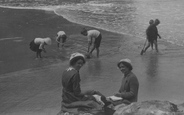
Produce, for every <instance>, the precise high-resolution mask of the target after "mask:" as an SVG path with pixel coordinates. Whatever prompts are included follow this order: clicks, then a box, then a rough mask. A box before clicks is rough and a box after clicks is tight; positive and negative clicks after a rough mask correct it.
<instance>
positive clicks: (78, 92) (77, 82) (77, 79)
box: [72, 74, 84, 97]
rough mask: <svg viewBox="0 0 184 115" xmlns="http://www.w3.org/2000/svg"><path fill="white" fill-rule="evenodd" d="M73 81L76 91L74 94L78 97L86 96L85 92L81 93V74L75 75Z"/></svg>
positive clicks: (74, 90)
mask: <svg viewBox="0 0 184 115" xmlns="http://www.w3.org/2000/svg"><path fill="white" fill-rule="evenodd" d="M72 83H73V92H74V95H75V96H77V97H84V94H82V93H81V88H80V76H79V74H75V75H74V76H73V78H72Z"/></svg>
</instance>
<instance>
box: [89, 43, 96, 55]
mask: <svg viewBox="0 0 184 115" xmlns="http://www.w3.org/2000/svg"><path fill="white" fill-rule="evenodd" d="M94 49H95V45H93V48H92V49H91V51H90V52H89V54H90V55H91V54H92V53H93V51H94Z"/></svg>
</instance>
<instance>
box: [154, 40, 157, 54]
mask: <svg viewBox="0 0 184 115" xmlns="http://www.w3.org/2000/svg"><path fill="white" fill-rule="evenodd" d="M154 44H155V49H156V51H157V52H158V44H157V40H154Z"/></svg>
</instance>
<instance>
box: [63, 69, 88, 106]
mask: <svg viewBox="0 0 184 115" xmlns="http://www.w3.org/2000/svg"><path fill="white" fill-rule="evenodd" d="M80 81H81V79H80V75H79V72H78V71H77V70H75V69H72V68H69V69H67V70H65V71H64V72H63V74H62V86H63V90H62V99H63V102H65V103H72V102H76V101H81V100H84V99H85V97H84V95H83V94H81V88H80Z"/></svg>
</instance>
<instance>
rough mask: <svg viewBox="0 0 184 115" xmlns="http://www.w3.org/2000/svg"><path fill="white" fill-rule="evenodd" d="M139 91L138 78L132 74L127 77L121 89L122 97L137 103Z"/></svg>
mask: <svg viewBox="0 0 184 115" xmlns="http://www.w3.org/2000/svg"><path fill="white" fill-rule="evenodd" d="M138 90H139V82H138V79H137V77H136V76H135V75H134V74H133V73H132V72H130V73H129V74H128V75H125V76H124V78H123V79H122V83H121V87H120V89H119V93H121V97H122V98H123V99H125V100H128V101H130V102H137V99H138Z"/></svg>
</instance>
